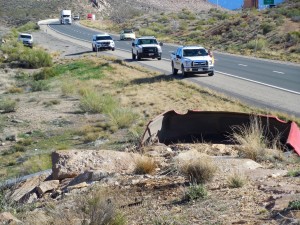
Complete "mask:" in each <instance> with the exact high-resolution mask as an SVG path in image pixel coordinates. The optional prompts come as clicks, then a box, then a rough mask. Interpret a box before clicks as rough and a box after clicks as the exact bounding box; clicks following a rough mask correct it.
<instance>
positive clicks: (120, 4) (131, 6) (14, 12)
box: [0, 0, 214, 25]
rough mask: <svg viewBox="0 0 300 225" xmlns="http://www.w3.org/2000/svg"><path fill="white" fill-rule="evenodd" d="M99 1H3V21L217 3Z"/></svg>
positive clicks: (201, 0)
mask: <svg viewBox="0 0 300 225" xmlns="http://www.w3.org/2000/svg"><path fill="white" fill-rule="evenodd" d="M96 2H97V4H94V3H93V1H88V0H86V1H80V0H73V1H68V0H53V1H39V0H26V4H24V1H23V0H14V1H6V0H1V1H0V23H3V24H7V25H21V24H24V23H26V22H29V21H33V22H36V21H38V20H42V19H47V18H56V17H58V14H59V11H60V10H62V9H66V8H68V9H71V10H72V11H73V12H74V13H79V14H81V16H85V15H86V14H87V13H94V14H96V18H104V17H107V16H108V17H109V16H110V15H111V14H112V12H113V11H122V10H124V9H126V10H127V11H128V10H130V11H131V12H133V13H136V14H140V13H145V12H165V11H179V10H181V9H183V8H186V9H189V10H193V11H194V10H196V11H200V10H209V9H210V8H212V7H214V5H213V4H210V3H208V2H207V1H206V0H185V1H179V0H171V1H169V0H160V1H158V0H149V1H146V2H145V1H141V0H127V1H118V0H111V1H108V0H98V1H96Z"/></svg>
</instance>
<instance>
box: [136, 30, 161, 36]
mask: <svg viewBox="0 0 300 225" xmlns="http://www.w3.org/2000/svg"><path fill="white" fill-rule="evenodd" d="M139 35H140V36H157V33H156V32H155V31H154V30H152V29H149V28H141V29H140V30H139Z"/></svg>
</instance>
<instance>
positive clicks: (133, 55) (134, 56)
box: [132, 52, 136, 60]
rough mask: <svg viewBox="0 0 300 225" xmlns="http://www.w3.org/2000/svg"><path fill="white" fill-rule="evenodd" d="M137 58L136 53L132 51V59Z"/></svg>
mask: <svg viewBox="0 0 300 225" xmlns="http://www.w3.org/2000/svg"><path fill="white" fill-rule="evenodd" d="M135 59H136V55H135V54H133V52H132V60H135Z"/></svg>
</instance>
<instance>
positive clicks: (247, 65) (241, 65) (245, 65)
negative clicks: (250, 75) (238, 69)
mask: <svg viewBox="0 0 300 225" xmlns="http://www.w3.org/2000/svg"><path fill="white" fill-rule="evenodd" d="M238 65H239V66H245V67H246V66H248V65H245V64H238Z"/></svg>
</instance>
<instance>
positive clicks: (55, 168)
mask: <svg viewBox="0 0 300 225" xmlns="http://www.w3.org/2000/svg"><path fill="white" fill-rule="evenodd" d="M139 157H140V155H139V154H134V153H128V152H119V151H112V150H98V151H97V150H68V151H56V152H53V153H52V176H53V179H57V180H62V179H65V178H73V177H76V176H78V175H79V174H81V173H83V172H84V171H89V170H101V171H103V172H108V173H131V172H133V171H134V169H135V161H136V159H137V158H139Z"/></svg>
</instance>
